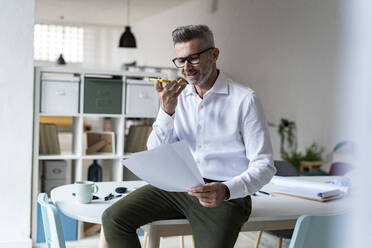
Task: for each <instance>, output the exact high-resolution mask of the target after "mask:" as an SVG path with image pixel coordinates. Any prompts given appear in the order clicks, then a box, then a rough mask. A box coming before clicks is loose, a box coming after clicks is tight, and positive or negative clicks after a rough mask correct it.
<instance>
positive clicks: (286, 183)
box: [271, 176, 347, 199]
mask: <svg viewBox="0 0 372 248" xmlns="http://www.w3.org/2000/svg"><path fill="white" fill-rule="evenodd" d="M271 183H273V184H275V185H276V186H277V189H276V190H275V191H277V192H281V193H287V194H292V195H298V196H304V197H310V198H315V199H323V198H326V197H334V196H340V195H343V194H344V193H345V192H346V191H347V189H346V187H343V186H338V185H334V184H328V183H322V182H313V181H305V180H301V179H299V178H290V177H280V176H274V177H273V179H271Z"/></svg>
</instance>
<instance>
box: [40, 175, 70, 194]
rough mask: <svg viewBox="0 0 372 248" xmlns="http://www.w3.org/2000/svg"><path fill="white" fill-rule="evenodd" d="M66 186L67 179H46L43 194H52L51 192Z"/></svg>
mask: <svg viewBox="0 0 372 248" xmlns="http://www.w3.org/2000/svg"><path fill="white" fill-rule="evenodd" d="M65 184H66V179H65V178H64V179H44V180H43V192H45V193H47V194H48V195H49V194H50V191H51V190H52V189H54V188H56V187H58V186H62V185H65Z"/></svg>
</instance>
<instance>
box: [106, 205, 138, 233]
mask: <svg viewBox="0 0 372 248" xmlns="http://www.w3.org/2000/svg"><path fill="white" fill-rule="evenodd" d="M129 213H130V211H127V207H126V205H125V204H121V205H120V207H118V206H115V205H113V206H111V207H109V208H107V209H106V210H105V211H104V212H103V214H102V226H103V229H104V230H110V231H111V232H115V231H123V230H125V231H128V232H131V231H132V230H136V228H137V226H136V222H135V221H134V220H133V218H132V217H131V215H130V214H129Z"/></svg>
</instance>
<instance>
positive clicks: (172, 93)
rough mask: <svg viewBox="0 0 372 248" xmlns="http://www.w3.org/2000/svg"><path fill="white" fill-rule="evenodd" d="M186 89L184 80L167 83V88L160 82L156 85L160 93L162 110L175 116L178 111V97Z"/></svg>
mask: <svg viewBox="0 0 372 248" xmlns="http://www.w3.org/2000/svg"><path fill="white" fill-rule="evenodd" d="M185 87H186V84H185V83H184V82H183V79H182V78H179V79H177V80H173V81H172V82H169V83H167V84H166V85H165V86H163V84H162V83H161V82H160V81H157V82H156V83H155V90H156V91H157V92H158V96H159V100H160V103H161V108H162V109H163V110H164V112H165V113H167V114H169V115H173V114H174V112H175V111H176V107H177V103H178V100H177V99H178V96H179V94H181V92H182V90H183V89H184V88H185Z"/></svg>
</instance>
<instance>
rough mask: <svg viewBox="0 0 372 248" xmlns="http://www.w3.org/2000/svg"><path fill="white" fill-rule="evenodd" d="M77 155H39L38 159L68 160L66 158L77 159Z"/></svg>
mask: <svg viewBox="0 0 372 248" xmlns="http://www.w3.org/2000/svg"><path fill="white" fill-rule="evenodd" d="M78 158H79V156H77V155H74V154H60V155H58V154H57V155H39V156H38V159H39V160H68V159H78Z"/></svg>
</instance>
